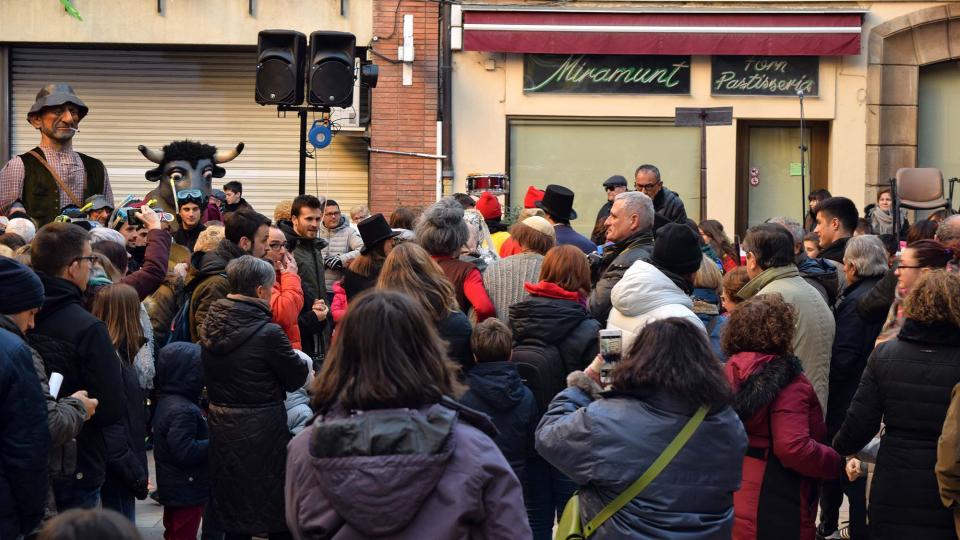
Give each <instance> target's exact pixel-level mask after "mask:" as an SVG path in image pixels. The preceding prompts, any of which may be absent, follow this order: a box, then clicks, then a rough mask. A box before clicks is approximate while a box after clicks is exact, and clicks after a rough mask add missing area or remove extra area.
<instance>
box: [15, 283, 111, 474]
mask: <svg viewBox="0 0 960 540" xmlns="http://www.w3.org/2000/svg"><path fill="white" fill-rule="evenodd" d="M40 279H41V281H42V282H43V288H44V296H45V297H44V302H43V307H41V308H40V313H38V314H37V317H36V324H35V326H34V328H33V330H32V331H31V332H29V333H28V334H27V338H28V340H29V341H30V345H31V346H32V347H33V348H34V349H36V351H37V352H38V353H40V356H41V358H43V364H44V367H45V368H46V372H47V375H48V376H49V375H50V374H51V373H54V372H56V373H60V374H62V375H63V383H62V384H61V386H60V394H59V395H62V396H69V395H71V394H73V393H74V392H76V391H77V390H86V391H87V393H88V394H89V396H90V397H92V398H96V399H97V400H99V403H98V404H97V412H96V414H95V415H94V416H93V417H92V418H91V419H90V420H89V421H87V422H84V424H83V428H82V429H81V430H80V434H79V435H77V470H76V474H75V476H74V478H75V481H74V483H75V484H76V485H77V486H80V487H83V488H93V487H96V486H99V485H101V484H103V481H104V478H105V473H106V445H105V444H104V437H103V429H104V427H106V426H109V425H111V424H114V423H116V422H118V421H120V419H121V418H123V411H124V406H125V400H126V396H125V395H124V392H123V387H124V385H123V378H122V376H121V369H120V361H119V359H118V357H117V351H116V349H114V347H113V342H111V341H110V335H109V334H108V333H107V327H106V326H105V325H104V324H103V321H101V320H100V319H97V318H96V317H94V316H93V315H91V314H90V312H89V311H87V310H86V309H84V307H83V293H82V292H81V291H80V288H79V287H77V286H76V285H74V284H73V283H71V282H69V281H67V280H65V279H62V278H58V277H51V276H46V275H43V274H41V275H40Z"/></svg>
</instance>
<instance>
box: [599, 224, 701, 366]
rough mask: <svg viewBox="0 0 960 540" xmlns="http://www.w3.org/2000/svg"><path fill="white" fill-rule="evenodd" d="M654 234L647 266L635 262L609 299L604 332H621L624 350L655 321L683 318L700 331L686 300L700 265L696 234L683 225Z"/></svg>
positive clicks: (690, 300) (663, 229)
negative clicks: (654, 242)
mask: <svg viewBox="0 0 960 540" xmlns="http://www.w3.org/2000/svg"><path fill="white" fill-rule="evenodd" d="M658 234H659V238H658V239H657V243H656V244H654V247H653V254H652V255H651V257H650V262H646V261H642V260H638V261H637V262H635V263H634V264H633V265H632V266H631V267H630V268H629V269H628V270H627V271H626V272H625V273H624V274H623V279H621V280H620V282H619V283H617V285H616V286H615V287H614V288H613V292H612V293H611V295H610V298H611V300H612V303H613V309H612V310H611V311H610V319H609V320H608V321H607V329H611V330H622V331H623V346H624V348H626V347H629V346H630V343H632V342H633V340H634V339H635V338H636V336H637V335H638V334H639V333H640V330H642V329H643V327H644V326H646V325H648V324H650V323H651V322H653V321H656V320H659V319H666V318H669V317H679V318H684V319H687V320H689V321H690V322H691V323H693V324H694V326H697V327H699V328H700V329H701V330H704V326H703V323H702V322H701V321H700V318H699V317H697V315H696V314H695V313H694V312H693V300H692V299H691V298H690V294H691V293H693V277H694V275H695V274H696V273H697V270H699V269H700V263H701V261H703V253H702V252H701V251H700V243H699V240H698V238H697V233H695V232H694V231H693V229H691V228H690V227H688V226H686V225H680V224H679V223H668V224H666V225H664V226H663V227H662V228H661V229H660V231H659V233H658ZM704 335H706V332H705V330H704Z"/></svg>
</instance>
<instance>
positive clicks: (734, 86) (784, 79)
mask: <svg viewBox="0 0 960 540" xmlns="http://www.w3.org/2000/svg"><path fill="white" fill-rule="evenodd" d="M711 63H712V68H713V69H712V71H713V75H712V78H711V88H710V91H711V93H712V94H713V95H734V96H736V95H739V96H795V95H797V91H803V93H804V95H807V96H816V95H818V93H819V91H820V88H819V86H820V85H819V80H820V58H819V57H817V56H714V57H713V58H712V61H711Z"/></svg>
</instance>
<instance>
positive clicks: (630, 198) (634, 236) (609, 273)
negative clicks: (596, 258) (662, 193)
mask: <svg viewBox="0 0 960 540" xmlns="http://www.w3.org/2000/svg"><path fill="white" fill-rule="evenodd" d="M653 220H654V210H653V200H652V199H651V198H650V197H647V196H646V195H644V194H643V193H641V192H639V191H627V192H625V193H621V194H619V195H617V196H616V198H614V199H613V206H612V207H611V208H610V215H609V216H607V220H606V222H605V223H604V225H605V226H606V228H607V242H613V245H612V246H608V247H606V248H605V249H604V251H603V259H602V260H601V261H600V263H599V265H598V267H597V268H596V269H595V270H594V275H595V276H597V277H598V279H597V282H596V285H595V286H594V288H593V292H592V293H590V304H589V306H590V314H591V315H593V318H594V319H597V320H598V321H599V322H600V324H601V325H604V326H605V325H606V324H607V317H608V316H609V315H610V309H611V307H612V306H613V304H612V303H611V301H610V293H611V291H613V287H614V285H616V284H617V283H619V282H620V279H621V278H623V274H624V273H625V272H626V271H627V269H628V268H630V266H631V265H632V264H633V263H635V262H636V261H647V262H649V261H650V254H651V253H652V252H653Z"/></svg>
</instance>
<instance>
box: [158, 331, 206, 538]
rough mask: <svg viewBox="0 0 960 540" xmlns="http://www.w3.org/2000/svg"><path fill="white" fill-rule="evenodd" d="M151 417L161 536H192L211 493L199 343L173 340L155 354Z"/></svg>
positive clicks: (194, 536)
mask: <svg viewBox="0 0 960 540" xmlns="http://www.w3.org/2000/svg"><path fill="white" fill-rule="evenodd" d="M156 389H157V395H158V396H159V397H158V399H159V401H158V403H157V411H156V416H155V417H154V420H153V435H154V441H155V446H154V458H155V459H156V464H157V499H158V501H159V502H160V504H162V505H163V527H164V534H163V537H164V539H166V540H180V539H187V538H189V539H196V537H197V529H198V528H199V527H200V518H201V517H202V516H203V509H204V506H205V505H206V502H207V497H208V496H209V492H210V486H209V483H208V481H207V446H208V444H209V435H208V432H207V421H206V419H205V418H204V417H203V412H202V411H201V410H200V407H199V406H198V405H197V403H198V402H199V400H200V393H201V391H202V390H203V368H202V366H201V363H200V346H199V345H197V344H195V343H188V342H174V343H171V344H169V345H167V346H166V347H164V348H163V349H161V350H160V358H159V359H158V360H157V380H156Z"/></svg>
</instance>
